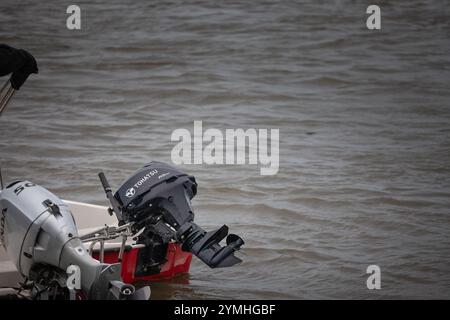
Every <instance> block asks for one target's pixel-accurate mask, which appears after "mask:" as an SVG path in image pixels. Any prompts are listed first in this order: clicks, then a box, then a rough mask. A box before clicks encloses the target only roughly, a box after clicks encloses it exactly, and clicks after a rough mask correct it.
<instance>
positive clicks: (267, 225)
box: [0, 0, 450, 299]
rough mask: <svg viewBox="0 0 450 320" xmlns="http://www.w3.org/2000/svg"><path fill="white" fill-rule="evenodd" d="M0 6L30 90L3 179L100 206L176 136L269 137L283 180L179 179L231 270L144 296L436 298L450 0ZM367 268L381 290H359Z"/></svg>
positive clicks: (441, 293) (14, 119) (10, 116)
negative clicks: (34, 63) (231, 237)
mask: <svg viewBox="0 0 450 320" xmlns="http://www.w3.org/2000/svg"><path fill="white" fill-rule="evenodd" d="M379 3H380V5H381V10H382V29H381V30H380V31H369V30H367V29H366V28H365V18H366V14H365V10H366V8H367V6H368V5H369V4H371V3H369V2H367V1H359V2H355V1H326V2H325V1H298V2H288V1H263V2H250V1H226V2H225V1H224V2H221V3H219V2H211V1H206V0H205V1H204V0H197V1H189V2H186V3H182V2H178V1H151V2H150V1H136V0H133V1H108V3H107V4H106V2H103V1H89V2H85V1H79V3H77V4H79V5H80V6H81V10H82V29H81V30H79V31H69V30H67V29H66V27H65V18H66V14H65V9H66V4H62V3H60V2H56V1H45V2H42V1H41V2H36V1H21V2H20V4H18V3H17V1H11V0H2V1H1V2H0V42H1V43H8V44H10V45H12V46H17V47H22V48H25V49H28V50H29V51H31V52H32V53H33V54H34V55H35V56H36V58H37V60H38V62H39V67H40V73H39V74H38V75H33V76H31V78H30V80H29V81H28V82H27V83H26V84H25V85H24V87H23V88H22V89H21V90H20V91H19V92H18V93H17V94H16V96H15V98H14V101H13V102H12V103H11V105H10V106H9V108H8V109H7V110H6V112H5V113H4V115H3V116H2V118H1V119H0V137H1V138H0V161H1V166H2V168H3V174H4V176H5V178H6V180H8V181H11V180H14V179H22V178H27V179H29V180H32V181H33V182H35V183H38V184H41V185H43V186H44V187H46V188H48V189H50V190H51V191H53V192H54V193H56V194H57V195H59V196H60V197H62V198H65V199H72V200H77V201H83V202H91V203H96V204H105V205H106V201H105V199H104V194H103V192H102V189H101V187H100V184H99V181H98V178H97V173H98V171H100V170H104V171H105V173H106V174H107V176H108V177H109V179H110V182H111V184H112V185H113V186H118V184H119V183H120V182H121V181H123V180H124V179H125V178H126V177H127V176H128V175H129V174H131V173H132V172H133V171H134V170H135V169H137V168H139V167H140V166H142V165H143V164H145V163H147V162H149V161H151V160H160V161H166V162H170V161H171V158H170V152H171V150H172V147H173V146H174V143H172V142H171V141H170V136H171V133H172V131H173V130H175V129H177V128H187V129H189V130H192V126H193V121H194V120H202V121H203V126H204V127H205V128H219V129H225V128H279V129H280V171H279V173H278V174H277V175H275V176H260V175H259V168H258V167H255V166H249V165H246V166H226V165H223V166H206V165H195V166H194V165H192V166H190V165H186V166H182V167H183V169H184V170H186V171H187V172H188V173H190V174H193V175H195V176H196V178H197V181H198V183H199V193H198V195H197V196H196V198H195V199H194V202H193V204H194V208H195V210H196V221H197V222H198V223H199V224H200V225H202V226H204V227H205V228H207V229H212V228H214V227H218V226H219V225H221V224H227V225H228V226H229V227H230V229H231V230H232V232H234V233H237V234H240V235H241V236H242V237H243V238H244V239H245V240H246V245H245V250H244V251H243V252H242V253H243V255H242V257H243V259H244V263H242V264H241V265H239V266H237V267H234V268H230V269H221V270H211V269H209V268H208V267H206V266H204V265H203V264H202V263H201V262H199V261H198V260H195V261H194V262H193V264H192V268H191V272H190V274H189V275H186V276H182V277H179V278H177V279H175V280H173V281H169V282H163V283H157V284H153V294H154V297H159V298H169V299H179V298H187V299H197V298H252V299H253V298H258V299H266V298H286V299H294V298H306V299H310V298H332V299H334V298H369V299H371V298H373V299H378V298H448V297H449V296H450V237H449V231H450V175H449V173H450V143H449V138H450V106H449V102H450V87H449V83H450V64H449V63H450V41H449V40H450V39H449V37H450V26H449V21H450V19H449V18H450V17H449V9H448V4H447V2H446V1H417V0H413V1H407V2H402V3H398V2H393V1H381V2H379ZM371 264H377V265H379V266H380V267H381V272H382V289H381V290H378V291H369V290H368V289H367V288H366V277H367V275H366V273H365V271H366V268H367V266H368V265H371Z"/></svg>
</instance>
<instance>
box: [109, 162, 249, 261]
mask: <svg viewBox="0 0 450 320" xmlns="http://www.w3.org/2000/svg"><path fill="white" fill-rule="evenodd" d="M196 194H197V182H196V181H195V178H194V177H193V176H189V175H187V174H185V173H183V172H181V171H179V170H178V169H176V168H174V167H172V166H170V165H167V164H165V163H162V162H151V163H149V164H148V165H146V166H144V167H143V168H142V169H140V170H138V171H137V172H135V173H134V174H133V175H132V176H131V177H130V178H128V179H127V180H126V181H125V182H124V183H123V184H122V185H121V186H120V188H119V189H118V190H117V192H116V193H115V195H114V197H115V198H116V200H117V201H118V203H119V205H120V207H121V218H122V221H119V223H121V224H123V223H130V222H133V223H134V226H135V228H136V229H137V230H139V229H141V228H143V227H145V230H144V232H143V233H142V234H141V235H140V236H139V239H138V242H139V243H143V244H146V246H147V247H148V248H150V247H151V246H150V244H152V245H153V246H154V247H152V248H155V247H158V246H164V245H167V243H168V242H170V241H173V240H175V241H179V242H180V243H182V248H183V250H185V251H190V252H192V253H193V254H194V255H196V256H197V257H198V258H200V259H201V260H202V261H203V262H204V263H206V264H207V265H208V266H210V267H211V268H215V267H229V266H233V265H235V264H237V263H239V262H241V259H239V258H237V257H235V256H234V252H235V251H236V250H239V249H240V247H241V246H242V245H243V244H244V241H243V240H242V239H241V238H240V237H239V236H237V235H234V234H230V235H228V236H227V234H228V227H227V226H226V225H224V226H222V227H221V228H219V229H217V230H215V231H211V232H206V231H205V230H203V229H202V228H201V227H199V226H198V225H196V224H195V223H194V222H193V220H194V212H193V210H192V206H191V199H192V198H193V197H194V196H195V195H196ZM225 237H227V239H226V243H227V245H226V246H223V247H222V246H221V245H220V244H219V242H220V241H222V239H224V238H225ZM143 254H144V255H145V253H143ZM149 256H150V255H148V254H147V258H143V260H145V261H144V262H143V263H144V264H147V265H146V266H145V267H146V268H147V267H148V268H152V267H155V266H157V265H158V263H161V262H162V261H158V259H153V258H149Z"/></svg>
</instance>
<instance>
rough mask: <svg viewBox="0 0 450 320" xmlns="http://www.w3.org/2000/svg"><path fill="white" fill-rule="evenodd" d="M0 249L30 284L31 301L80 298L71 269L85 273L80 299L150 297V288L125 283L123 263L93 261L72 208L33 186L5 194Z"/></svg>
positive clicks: (1, 194) (0, 203)
mask: <svg viewBox="0 0 450 320" xmlns="http://www.w3.org/2000/svg"><path fill="white" fill-rule="evenodd" d="M0 243H1V244H2V245H3V247H4V248H5V249H6V252H7V253H8V256H9V257H10V259H11V260H12V261H13V262H14V264H15V265H16V267H17V270H18V271H19V272H20V274H21V275H22V276H23V277H24V278H25V279H28V280H29V281H31V290H30V291H31V296H32V298H35V299H46V298H54V299H55V298H63V299H67V298H72V299H74V298H76V295H75V291H74V290H69V289H68V288H67V278H68V275H67V273H66V271H67V269H68V267H69V266H76V267H78V268H79V270H80V284H81V288H79V289H81V291H80V292H79V293H80V294H79V295H78V298H79V297H83V298H88V299H148V297H149V289H148V288H147V289H145V290H141V291H135V289H134V287H133V286H132V285H128V284H124V283H123V282H122V279H121V277H120V267H121V266H120V263H119V264H106V263H100V262H99V261H97V260H95V259H93V258H92V257H91V256H90V255H89V254H88V253H87V250H86V248H85V247H84V245H83V243H82V241H81V240H80V238H79V237H78V230H77V227H76V225H75V220H74V218H73V216H72V213H71V212H70V210H69V208H68V206H67V204H65V203H64V202H63V201H62V200H61V199H59V198H58V197H57V196H55V195H54V194H52V193H51V192H50V191H48V190H46V189H44V188H43V187H40V186H38V185H35V184H33V183H32V182H30V181H17V182H14V183H11V184H10V185H8V186H7V187H6V188H5V189H3V190H0ZM55 293H56V296H55Z"/></svg>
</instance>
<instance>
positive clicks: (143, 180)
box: [133, 169, 158, 189]
mask: <svg viewBox="0 0 450 320" xmlns="http://www.w3.org/2000/svg"><path fill="white" fill-rule="evenodd" d="M157 173H158V170H156V169H153V170H152V171H150V172H149V173H147V174H146V175H145V176H143V177H142V178H141V179H139V180H138V182H136V183H135V184H134V186H133V187H134V188H135V189H139V187H140V186H142V185H143V184H144V182H145V181H147V180H148V179H150V178H151V177H153V176H154V175H155V174H157Z"/></svg>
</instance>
